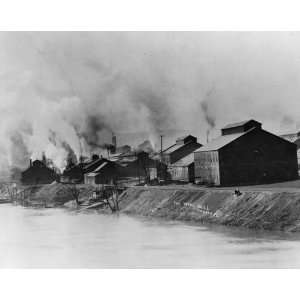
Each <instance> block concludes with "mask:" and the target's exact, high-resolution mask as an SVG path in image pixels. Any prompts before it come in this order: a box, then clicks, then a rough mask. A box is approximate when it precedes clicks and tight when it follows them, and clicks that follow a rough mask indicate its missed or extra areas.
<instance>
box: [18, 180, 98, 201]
mask: <svg viewBox="0 0 300 300" xmlns="http://www.w3.org/2000/svg"><path fill="white" fill-rule="evenodd" d="M74 188H75V187H74V185H69V184H61V183H53V184H45V185H40V186H30V187H23V188H20V190H23V191H24V190H25V192H26V193H25V194H26V197H25V200H26V201H28V204H29V205H30V203H38V202H41V204H44V203H46V204H47V206H61V205H64V204H65V203H66V202H68V201H72V200H75V198H74V195H73V193H72V189H74ZM76 189H78V190H79V191H80V193H79V200H80V201H85V200H87V199H88V198H89V197H91V195H92V192H93V190H94V188H93V187H92V186H89V185H84V184H80V185H76Z"/></svg>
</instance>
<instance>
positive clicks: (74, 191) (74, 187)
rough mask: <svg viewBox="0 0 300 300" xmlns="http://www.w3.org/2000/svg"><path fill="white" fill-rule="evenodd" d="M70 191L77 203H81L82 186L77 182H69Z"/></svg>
mask: <svg viewBox="0 0 300 300" xmlns="http://www.w3.org/2000/svg"><path fill="white" fill-rule="evenodd" d="M68 191H69V192H70V194H71V195H72V197H73V198H74V200H75V202H76V205H77V206H79V205H80V202H79V196H80V192H81V190H80V188H79V187H78V186H77V184H76V183H71V184H68Z"/></svg>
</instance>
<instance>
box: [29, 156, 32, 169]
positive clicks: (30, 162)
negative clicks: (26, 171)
mask: <svg viewBox="0 0 300 300" xmlns="http://www.w3.org/2000/svg"><path fill="white" fill-rule="evenodd" d="M29 167H32V159H31V158H30V160H29Z"/></svg>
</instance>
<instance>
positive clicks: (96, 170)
mask: <svg viewBox="0 0 300 300" xmlns="http://www.w3.org/2000/svg"><path fill="white" fill-rule="evenodd" d="M107 164H108V162H107V161H106V162H104V163H103V164H101V165H100V166H99V167H98V168H97V169H95V170H94V173H96V172H98V171H100V170H101V169H102V168H104V167H105V166H106V165H107Z"/></svg>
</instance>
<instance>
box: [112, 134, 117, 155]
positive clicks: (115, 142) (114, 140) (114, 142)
mask: <svg viewBox="0 0 300 300" xmlns="http://www.w3.org/2000/svg"><path fill="white" fill-rule="evenodd" d="M111 142H112V145H113V146H114V151H113V153H115V152H116V150H117V137H116V136H115V134H114V133H112V139H111Z"/></svg>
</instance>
